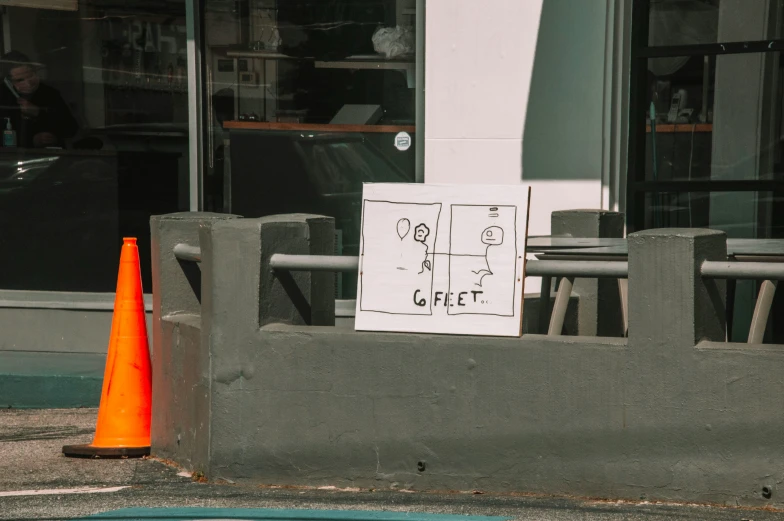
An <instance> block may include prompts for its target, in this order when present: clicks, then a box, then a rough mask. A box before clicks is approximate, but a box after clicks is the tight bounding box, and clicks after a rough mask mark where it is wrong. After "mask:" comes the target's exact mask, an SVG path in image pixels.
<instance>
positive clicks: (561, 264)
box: [525, 260, 629, 336]
mask: <svg viewBox="0 0 784 521" xmlns="http://www.w3.org/2000/svg"><path fill="white" fill-rule="evenodd" d="M525 276H526V277H529V276H530V277H537V276H538V277H542V291H541V293H540V294H539V331H544V330H545V329H546V330H547V334H548V335H549V336H553V335H560V334H561V332H562V331H563V326H564V321H565V320H566V311H567V310H568V308H569V299H570V298H571V296H572V289H573V288H574V279H576V278H611V279H618V293H619V295H620V298H621V315H622V318H623V330H624V333H626V331H628V329H629V319H628V306H627V302H628V295H629V291H628V284H627V281H626V279H627V278H628V277H629V263H628V262H627V261H612V262H605V261H584V260H577V261H570V260H529V261H527V262H526V263H525ZM553 277H560V283H559V284H558V290H557V291H556V293H555V302H554V303H553V311H552V313H550V287H551V286H552V282H553V280H552V278H553ZM548 318H549V320H548Z"/></svg>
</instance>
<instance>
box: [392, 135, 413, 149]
mask: <svg viewBox="0 0 784 521" xmlns="http://www.w3.org/2000/svg"><path fill="white" fill-rule="evenodd" d="M395 148H397V149H398V150H400V151H401V152H405V151H406V150H408V149H409V148H411V134H409V133H408V132H398V134H397V135H396V136H395Z"/></svg>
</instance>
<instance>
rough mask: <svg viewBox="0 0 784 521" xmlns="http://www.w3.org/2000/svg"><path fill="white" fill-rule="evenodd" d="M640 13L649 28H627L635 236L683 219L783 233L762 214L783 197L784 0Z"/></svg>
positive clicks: (745, 233)
mask: <svg viewBox="0 0 784 521" xmlns="http://www.w3.org/2000/svg"><path fill="white" fill-rule="evenodd" d="M634 9H635V17H634V19H635V20H637V21H638V23H640V22H642V21H643V20H644V21H645V23H644V24H641V23H640V25H636V26H635V27H633V33H632V40H633V42H632V45H633V47H634V52H633V54H634V56H635V57H634V59H633V61H632V78H631V80H632V81H631V85H632V90H631V105H630V107H631V108H630V132H631V136H630V142H629V143H630V149H629V156H628V157H629V168H628V179H627V186H628V190H629V194H628V198H627V201H628V205H627V210H628V215H629V222H628V231H630V232H631V231H635V230H639V229H644V228H650V227H659V226H672V225H673V224H668V223H677V225H678V226H711V227H715V228H721V229H725V230H726V231H727V232H728V234H729V235H730V237H760V238H765V237H781V236H784V235H782V232H784V230H782V229H781V228H780V227H778V226H775V225H774V224H773V223H772V222H771V221H770V220H769V219H768V218H767V217H765V216H767V215H768V214H769V212H770V211H771V210H773V211H775V210H776V209H777V206H776V203H777V202H778V201H779V198H778V197H773V195H775V194H779V193H781V192H782V190H784V175H783V174H784V146H782V145H784V127H783V126H782V121H783V119H784V118H783V117H782V116H783V115H784V105H783V104H782V99H783V98H782V95H783V94H784V61H783V60H782V54H781V53H782V50H784V40H782V39H779V38H780V37H781V27H782V20H784V0H764V1H763V0H635V3H634ZM752 194H755V195H752ZM764 194H772V195H770V196H763V195H764ZM719 215H721V216H722V217H721V218H719V217H718V216H719ZM766 219H768V220H766Z"/></svg>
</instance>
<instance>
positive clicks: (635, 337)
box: [628, 229, 727, 351]
mask: <svg viewBox="0 0 784 521" xmlns="http://www.w3.org/2000/svg"><path fill="white" fill-rule="evenodd" d="M628 240H629V346H630V347H639V348H643V346H644V347H645V349H653V350H657V351H662V350H666V349H680V348H683V347H692V346H694V345H696V344H697V343H698V342H700V341H701V340H712V341H717V342H723V341H724V340H725V332H726V315H725V301H726V284H725V282H724V281H721V280H715V279H703V278H702V276H701V275H700V267H701V265H702V263H703V261H706V260H711V261H725V260H727V236H726V234H725V233H724V232H720V231H716V230H702V229H658V230H646V231H642V232H638V233H633V234H632V235H630V236H629V239H628Z"/></svg>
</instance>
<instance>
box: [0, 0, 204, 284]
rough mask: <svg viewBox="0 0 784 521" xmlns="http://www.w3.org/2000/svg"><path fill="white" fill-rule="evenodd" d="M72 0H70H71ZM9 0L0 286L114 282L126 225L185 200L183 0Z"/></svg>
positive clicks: (1, 68) (2, 96)
mask: <svg viewBox="0 0 784 521" xmlns="http://www.w3.org/2000/svg"><path fill="white" fill-rule="evenodd" d="M66 3H67V2H66ZM66 7H68V10H54V9H46V8H26V7H7V8H5V9H4V11H3V13H2V15H1V16H2V17H3V18H4V27H7V28H8V29H9V31H8V34H4V37H5V38H4V40H5V41H4V43H5V47H4V49H3V53H2V54H3V59H2V60H0V74H2V76H3V81H2V83H0V118H3V119H0V125H2V127H3V129H2V130H4V131H5V133H4V139H3V146H2V147H0V227H1V228H2V230H3V232H2V233H0V246H1V248H2V251H4V252H14V254H13V255H2V256H0V289H23V290H56V291H100V292H104V291H105V292H111V291H114V288H115V284H116V276H117V263H118V260H119V252H120V246H121V244H122V237H123V236H134V237H137V238H138V239H139V250H140V254H141V260H142V279H143V284H144V288H145V291H147V292H149V291H151V289H152V288H151V280H150V244H149V233H150V232H149V217H150V216H151V215H153V214H160V213H168V212H174V211H178V210H187V209H188V192H189V186H188V178H189V176H188V164H187V157H188V156H187V131H186V129H187V114H188V112H187V92H186V76H187V73H186V56H185V51H186V47H185V25H184V24H185V3H184V1H168V2H158V3H150V2H146V3H141V2H135V1H134V0H131V1H129V2H123V3H115V2H101V1H98V2H94V1H87V0H79V1H78V2H77V1H76V0H74V1H73V2H72V4H69V5H68V6H66Z"/></svg>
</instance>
